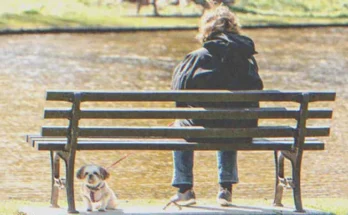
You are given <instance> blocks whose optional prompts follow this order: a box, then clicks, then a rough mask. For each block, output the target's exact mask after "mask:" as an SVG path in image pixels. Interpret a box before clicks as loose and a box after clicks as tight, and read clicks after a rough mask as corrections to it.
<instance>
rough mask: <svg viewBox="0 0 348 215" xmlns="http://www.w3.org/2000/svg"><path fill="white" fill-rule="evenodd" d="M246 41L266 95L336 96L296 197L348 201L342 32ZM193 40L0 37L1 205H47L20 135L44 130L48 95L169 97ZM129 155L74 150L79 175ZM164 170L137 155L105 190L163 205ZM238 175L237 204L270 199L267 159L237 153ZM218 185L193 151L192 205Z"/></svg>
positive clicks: (211, 165)
mask: <svg viewBox="0 0 348 215" xmlns="http://www.w3.org/2000/svg"><path fill="white" fill-rule="evenodd" d="M245 33H246V34H247V35H249V36H251V37H252V38H253V39H254V40H255V43H256V48H257V50H258V52H259V54H258V55H257V56H256V57H257V60H258V62H259V66H260V68H261V69H260V73H261V76H262V78H263V79H264V82H265V86H266V88H268V89H286V90H294V89H296V90H297V89H302V90H327V89H330V90H335V91H337V92H338V95H337V101H336V103H335V104H334V105H333V107H334V109H335V114H334V120H333V122H332V123H331V124H332V126H333V129H332V132H331V134H332V135H331V137H330V138H327V139H326V140H327V142H328V144H327V147H326V148H327V149H326V150H325V151H322V152H306V153H305V159H304V161H303V172H302V175H303V196H304V197H326V196H330V197H347V196H348V191H347V189H348V188H347V186H346V182H347V181H348V176H347V175H348V174H347V172H348V167H347V165H346V163H347V162H348V158H347V157H348V156H346V154H347V149H348V147H347V144H348V143H347V141H345V140H346V139H347V133H348V132H347V124H348V122H347V119H348V117H347V110H348V105H347V101H346V100H347V99H348V92H347V89H348V88H347V87H346V86H345V84H346V83H347V82H348V80H347V79H348V74H347V70H346V68H347V66H348V64H347V62H348V42H347V41H348V40H347V36H346V35H348V29H347V28H320V29H313V28H311V29H289V30H279V29H278V30H277V29H263V30H248V31H245ZM194 36H195V32H193V31H192V32H155V33H150V32H147V33H122V34H89V35H84V34H75V35H72V34H59V35H49V34H48V35H23V36H18V35H16V36H1V37H0V86H1V89H2V90H1V93H0V114H1V118H2V120H1V121H0V128H1V131H0V132H1V133H0V134H1V136H2V137H3V138H2V141H1V143H0V157H1V158H2V159H1V161H0V162H1V165H0V180H1V185H0V186H1V189H0V190H1V191H0V192H1V194H2V195H1V197H0V199H8V198H16V199H17V198H19V199H28V198H29V197H31V198H34V199H37V200H48V199H49V192H50V163H49V153H48V152H38V151H35V150H33V149H32V148H30V147H29V146H28V145H27V144H26V142H25V139H24V136H25V135H26V134H29V133H38V132H39V128H40V126H41V125H42V124H43V123H44V122H43V120H42V113H43V107H44V106H45V101H44V94H45V91H46V90H48V89H66V90H74V89H75V90H77V89H84V90H152V89H169V86H170V78H171V72H172V69H173V67H174V66H175V65H176V64H177V62H178V61H179V60H181V59H182V58H183V57H184V56H185V54H186V53H188V52H190V51H191V50H193V49H195V48H198V47H199V46H200V45H199V44H198V43H197V42H196V41H195V39H194ZM46 106H47V105H46ZM126 153H128V152H123V151H106V152H78V154H77V161H76V162H77V167H79V166H81V165H83V164H86V163H96V164H100V165H103V166H109V165H111V164H112V163H113V162H114V161H115V160H117V159H118V158H120V157H122V156H123V155H124V154H126ZM171 168H172V159H171V152H144V151H135V153H134V154H132V155H131V156H130V157H128V158H127V159H126V160H125V161H122V163H121V164H120V165H118V166H116V167H114V168H113V169H112V170H111V174H112V178H111V180H110V182H109V183H110V184H111V186H112V187H113V189H114V190H115V191H116V192H117V193H118V194H119V196H120V198H123V199H129V198H168V197H170V196H171V195H172V194H173V193H174V192H175V190H174V189H172V188H171V186H170V182H171V175H172V172H171V171H172V169H171ZM239 171H240V183H239V184H238V185H237V186H236V189H235V194H234V195H235V196H236V197H238V198H260V197H262V198H267V199H271V198H272V196H273V183H274V178H273V177H274V176H273V175H274V167H273V153H272V152H240V153H239ZM288 174H289V172H288ZM216 180H217V175H216V162H215V152H196V157H195V190H196V193H197V196H198V198H214V197H215V194H216V191H217V183H216ZM76 184H78V182H76ZM291 195H292V194H291V192H287V193H286V196H289V197H290V196H291Z"/></svg>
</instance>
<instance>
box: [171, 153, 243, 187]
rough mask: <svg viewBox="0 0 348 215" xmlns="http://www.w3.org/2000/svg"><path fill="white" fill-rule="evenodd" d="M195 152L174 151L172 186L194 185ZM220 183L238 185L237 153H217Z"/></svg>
mask: <svg viewBox="0 0 348 215" xmlns="http://www.w3.org/2000/svg"><path fill="white" fill-rule="evenodd" d="M193 158H194V152H193V151H173V160H174V162H173V164H174V172H173V180H172V185H173V186H174V187H177V186H178V185H180V184H187V185H193V160H194V159H193ZM217 167H218V182H219V183H224V182H230V183H232V184H235V183H238V169H237V152H236V151H218V152H217Z"/></svg>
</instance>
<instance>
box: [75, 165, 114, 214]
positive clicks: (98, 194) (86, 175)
mask: <svg viewBox="0 0 348 215" xmlns="http://www.w3.org/2000/svg"><path fill="white" fill-rule="evenodd" d="M109 176H110V174H109V173H108V172H107V171H106V169H104V168H103V167H100V166H97V165H86V166H83V167H81V168H80V169H79V170H78V171H77V173H76V177H77V178H78V179H81V180H84V182H83V184H82V189H81V190H82V198H83V202H84V203H85V205H86V207H87V211H92V210H93V206H95V208H96V209H98V211H105V210H106V209H108V210H115V209H116V207H117V198H116V195H115V193H114V192H113V191H112V190H111V189H110V187H109V186H108V184H107V183H106V181H105V180H106V179H107V178H109Z"/></svg>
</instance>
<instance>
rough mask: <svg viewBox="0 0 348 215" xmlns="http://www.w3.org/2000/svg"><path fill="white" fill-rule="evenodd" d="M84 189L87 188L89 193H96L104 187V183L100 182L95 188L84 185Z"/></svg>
mask: <svg viewBox="0 0 348 215" xmlns="http://www.w3.org/2000/svg"><path fill="white" fill-rule="evenodd" d="M86 187H87V188H88V189H90V190H91V191H98V190H100V189H102V188H103V187H105V183H103V182H100V183H99V184H98V185H97V186H89V185H86Z"/></svg>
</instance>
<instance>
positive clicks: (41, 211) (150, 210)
mask: <svg viewBox="0 0 348 215" xmlns="http://www.w3.org/2000/svg"><path fill="white" fill-rule="evenodd" d="M78 210H79V211H80V214H81V215H90V214H93V215H121V214H134V215H143V214H157V215H162V214H163V215H168V214H179V215H184V214H188V215H195V214H197V215H198V214H200V215H204V214H207V215H219V214H241V215H243V214H244V215H246V214H248V215H249V214H251V215H253V214H274V215H280V214H286V215H295V214H301V215H302V214H318V215H319V214H320V215H328V213H324V212H321V211H316V210H310V209H307V210H306V213H296V212H294V211H293V208H281V207H254V206H253V207H251V206H242V205H233V206H231V207H218V206H199V205H196V206H191V207H184V208H182V210H179V209H178V208H177V207H176V206H170V207H168V208H167V209H166V210H163V209H162V206H141V207H137V206H134V207H127V208H120V209H118V210H114V211H107V212H96V211H94V212H86V210H84V209H81V208H78ZM20 212H23V213H24V214H26V215H66V214H67V212H66V208H60V209H53V208H48V207H31V206H23V207H22V208H21V209H20Z"/></svg>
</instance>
